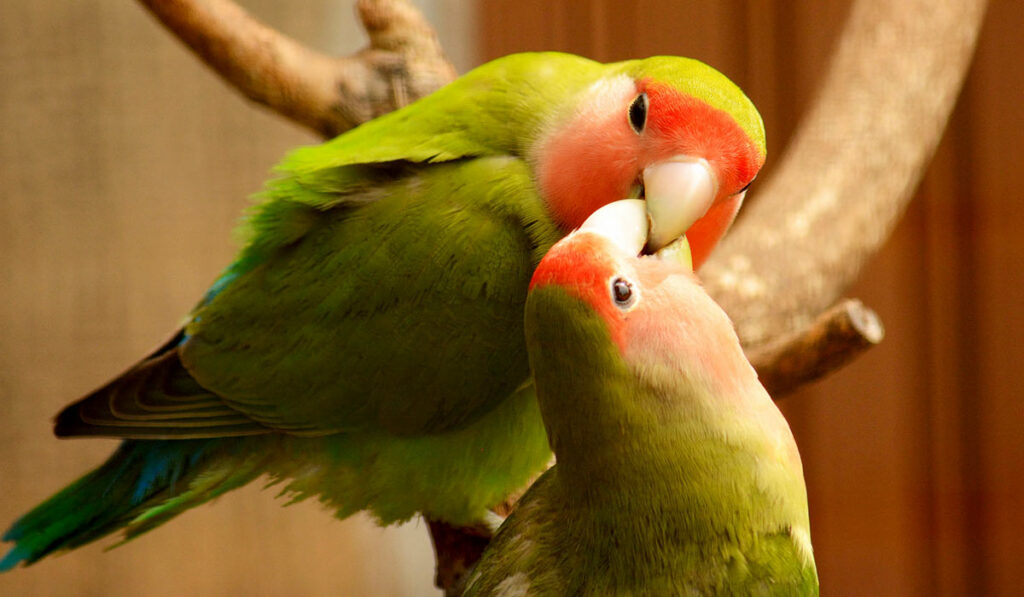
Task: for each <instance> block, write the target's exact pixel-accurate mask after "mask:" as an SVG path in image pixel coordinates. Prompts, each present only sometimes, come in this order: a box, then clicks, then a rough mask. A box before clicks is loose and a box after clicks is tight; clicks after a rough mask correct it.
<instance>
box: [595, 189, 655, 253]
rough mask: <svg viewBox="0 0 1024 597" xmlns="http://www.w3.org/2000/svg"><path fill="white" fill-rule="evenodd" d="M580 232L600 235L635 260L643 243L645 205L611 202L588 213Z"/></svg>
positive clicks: (632, 200)
mask: <svg viewBox="0 0 1024 597" xmlns="http://www.w3.org/2000/svg"><path fill="white" fill-rule="evenodd" d="M580 232H593V233H594V234H597V235H600V236H602V237H604V238H606V239H608V240H610V241H611V242H612V244H614V245H615V246H617V247H618V248H619V249H621V250H622V251H623V252H624V253H626V254H627V255H629V256H630V257H636V256H637V255H639V254H640V252H641V251H643V249H644V245H646V244H647V206H646V205H645V204H644V201H642V200H640V199H622V200H620V201H613V202H611V203H609V204H607V205H604V206H602V207H601V208H600V209H598V210H597V211H595V212H594V213H592V214H590V217H588V218H587V219H586V221H585V222H583V225H581V226H580Z"/></svg>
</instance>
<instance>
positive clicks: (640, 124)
mask: <svg viewBox="0 0 1024 597" xmlns="http://www.w3.org/2000/svg"><path fill="white" fill-rule="evenodd" d="M648 101H649V100H648V99H647V94H646V93H641V94H640V95H638V96H636V99H634V100H633V103H631V104H629V126H631V127H633V130H634V131H636V134H638V135H639V134H640V133H642V132H644V127H645V126H647V104H648Z"/></svg>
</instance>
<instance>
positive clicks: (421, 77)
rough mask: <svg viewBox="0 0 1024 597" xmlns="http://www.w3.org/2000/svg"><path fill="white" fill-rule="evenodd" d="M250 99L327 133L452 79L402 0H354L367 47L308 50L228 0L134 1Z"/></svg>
mask: <svg viewBox="0 0 1024 597" xmlns="http://www.w3.org/2000/svg"><path fill="white" fill-rule="evenodd" d="M139 1H140V2H141V3H142V4H143V5H145V6H146V7H147V8H148V9H149V10H150V11H151V12H152V13H153V14H154V15H156V17H157V18H158V19H160V21H161V22H162V23H163V24H164V25H165V26H166V27H167V28H168V29H169V30H170V31H171V32H172V33H174V35H176V36H177V37H178V38H179V39H181V41H182V42H183V43H185V45H187V46H188V47H189V48H191V49H192V51H193V52H195V53H196V55H198V56H199V57H200V58H201V59H202V60H203V61H204V62H206V64H208V65H209V66H210V67H211V68H213V70H215V71H216V72H217V73H218V74H219V75H220V76H221V77H223V78H224V79H225V80H226V81H227V82H228V83H230V84H231V85H232V86H233V87H235V88H236V89H238V91H239V92H241V93H242V94H243V95H245V96H246V97H248V98H249V99H251V100H253V101H255V102H257V103H260V104H263V105H265V106H267V107H268V108H270V109H271V110H274V111H276V112H279V113H280V114H282V115H283V116H285V117H287V118H289V119H291V120H293V121H295V122H297V123H299V124H301V125H303V126H305V127H308V128H310V129H313V130H314V131H316V132H317V133H319V134H321V135H323V136H324V137H333V136H335V135H337V134H339V133H341V132H343V131H346V130H348V129H350V128H352V127H354V126H356V125H358V124H360V123H363V122H365V121H367V120H370V119H371V118H375V117H377V116H380V115H381V114H385V113H387V112H390V111H392V110H395V109H396V108H399V107H401V106H403V105H405V104H407V103H409V102H411V101H413V100H415V99H417V98H419V97H421V96H423V95H427V94H429V93H431V92H433V91H435V90H436V89H438V88H439V87H441V86H442V85H444V84H445V83H448V82H449V81H451V80H452V79H454V78H455V69H454V68H453V67H452V65H451V64H450V63H449V62H448V61H447V59H446V58H445V57H444V53H443V51H442V50H441V46H440V44H439V43H438V41H437V36H436V35H435V34H434V31H433V29H432V28H431V27H430V25H429V24H428V23H427V21H426V20H425V19H424V18H423V15H421V14H420V12H419V11H418V10H416V8H414V7H413V6H412V5H411V4H409V3H408V2H407V1H406V0H360V2H359V5H358V7H359V15H360V17H361V18H362V20H363V24H364V26H365V27H366V30H367V33H368V34H369V36H370V46H369V47H368V48H365V49H363V50H360V51H359V52H357V53H356V54H355V55H353V56H350V57H338V58H335V57H331V56H326V55H324V54H321V53H319V52H315V51H313V50H310V49H309V48H307V47H305V46H303V45H301V44H299V43H298V42H296V41H295V40H293V39H290V38H289V37H287V36H285V35H283V34H281V33H280V32H278V31H275V30H273V29H270V28H269V27H267V26H265V25H263V24H262V23H260V22H259V21H257V20H255V19H254V18H252V17H251V16H250V15H249V14H248V13H246V12H245V11H244V10H242V9H241V8H239V7H238V6H237V5H235V4H234V3H232V2H230V1H229V0H139Z"/></svg>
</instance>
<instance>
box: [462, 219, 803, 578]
mask: <svg viewBox="0 0 1024 597" xmlns="http://www.w3.org/2000/svg"><path fill="white" fill-rule="evenodd" d="M571 240H573V239H566V241H563V243H567V242H570V241H571ZM560 246H561V245H559V247H560ZM559 247H556V249H555V250H557V249H558V248H559ZM574 249H575V252H576V253H579V252H580V251H583V250H585V249H586V248H585V247H574ZM569 250H572V249H567V251H569ZM577 259H578V257H577ZM595 259H604V256H599V257H595ZM628 261H630V260H623V262H620V263H617V264H615V267H614V268H613V269H612V270H609V273H603V272H605V270H600V272H602V273H598V274H593V275H596V276H597V277H598V278H599V279H597V281H596V282H593V280H590V281H583V282H579V287H575V288H574V287H572V286H570V285H568V284H565V285H563V284H561V283H551V284H541V285H540V286H539V287H536V288H534V289H533V290H532V291H531V294H530V297H529V299H528V302H527V307H526V309H527V311H526V327H527V329H526V333H527V340H528V345H529V347H530V361H531V364H532V366H533V371H534V376H535V382H536V387H537V392H538V399H539V402H540V404H541V412H542V413H543V416H544V421H545V424H546V425H547V428H548V433H549V436H550V438H551V441H552V446H553V448H554V450H555V454H556V457H557V459H558V463H557V464H556V465H555V466H554V467H553V468H551V469H550V470H548V471H547V472H545V473H544V475H543V476H542V477H541V478H540V479H539V480H538V481H537V482H536V483H535V484H534V485H533V486H532V487H531V488H530V489H529V491H527V493H526V494H525V496H524V497H523V498H522V500H521V501H520V502H519V506H518V508H517V509H516V511H515V512H514V513H513V514H512V515H511V516H510V517H509V519H508V520H506V522H505V523H504V524H503V525H502V527H501V529H499V531H498V533H497V535H496V536H495V538H494V540H493V541H492V542H491V544H490V545H489V546H488V548H487V550H486V551H485V552H484V554H483V557H482V558H481V560H480V562H479V564H478V566H477V569H476V570H475V572H474V573H473V575H472V576H471V577H470V579H469V581H468V582H469V587H468V589H467V592H466V595H467V597H481V596H486V595H517V596H520V597H526V596H556V595H595V596H598V595H600V596H610V595H710V594H717V595H816V594H817V590H818V582H817V574H816V572H815V568H814V561H813V557H812V555H811V547H810V538H809V535H808V534H807V529H808V518H807V500H806V493H805V490H804V485H803V478H802V472H801V470H800V464H799V458H796V459H795V462H794V461H793V460H791V458H792V457H793V456H794V455H795V444H793V443H792V437H791V436H790V435H789V430H788V427H785V422H784V420H782V418H781V415H778V412H777V410H774V411H771V410H769V409H775V407H774V405H772V404H771V400H770V398H769V397H768V396H767V394H766V393H765V392H764V390H763V389H762V388H761V387H760V385H758V384H757V381H756V377H755V376H754V373H753V370H752V369H750V367H749V365H748V364H746V362H745V361H743V360H742V359H743V357H742V352H741V351H740V349H739V342H738V340H737V339H736V336H735V334H734V333H732V331H731V328H730V327H729V326H728V321H727V319H726V318H725V315H724V313H721V311H720V309H719V308H718V307H717V305H714V303H713V302H712V301H711V300H710V298H708V297H707V296H706V295H703V291H702V290H700V289H699V288H698V287H697V284H696V283H695V281H694V280H693V279H692V278H690V277H689V274H685V273H682V272H677V273H674V274H673V273H671V271H670V270H668V269H666V268H665V266H664V265H663V264H660V263H659V264H655V267H656V268H657V269H655V270H654V271H653V273H652V274H651V275H650V276H647V275H645V271H644V267H646V266H640V265H638V266H636V268H635V269H634V268H633V267H632V266H630V265H629V264H628V263H626V262H628ZM631 261H633V262H637V261H644V260H636V259H633V260H631ZM546 263H547V262H546V261H545V263H544V264H541V268H544V267H545V265H546ZM623 263H626V264H625V265H623ZM539 271H540V270H538V272H539ZM575 271H580V272H581V273H580V274H579V278H580V279H584V278H587V279H588V280H589V277H590V276H592V273H591V272H592V271H594V270H591V269H590V268H589V267H588V263H586V262H585V261H584V260H577V261H576V262H575V263H573V265H572V267H571V268H565V271H564V272H563V274H562V276H563V281H564V279H567V278H573V277H574V275H575V274H574V273H573V272H575ZM611 272H614V273H611ZM666 273H668V276H667V277H666ZM617 276H621V277H623V278H625V279H627V280H631V281H632V284H633V291H634V293H635V295H636V296H637V297H638V298H637V299H636V300H637V303H636V304H635V305H634V306H633V307H632V308H631V311H630V312H629V313H627V314H625V315H623V318H622V320H615V323H614V324H609V317H613V316H609V315H607V313H609V312H611V313H615V312H616V311H617V307H614V306H612V301H613V299H612V296H611V293H610V292H609V291H608V288H609V280H610V279H612V278H615V277H617ZM584 286H592V287H596V288H597V290H596V291H595V292H594V293H590V294H588V290H587V289H584V290H583V291H580V288H581V287H584ZM680 289H681V290H683V291H685V292H686V293H687V295H682V293H681V292H680V293H677V292H676V291H677V290H680ZM600 293H603V296H599V294H600ZM695 293H700V294H702V295H703V296H696V294H695ZM580 295H584V296H586V298H583V299H581V298H580ZM595 296H597V299H594V297H595ZM675 299H679V300H675ZM594 300H602V301H604V302H605V303H607V307H609V309H606V310H604V311H603V314H602V313H599V310H600V307H599V306H595V304H594V303H593V302H592V301H594ZM673 301H675V302H676V303H677V306H678V307H679V308H678V309H677V310H674V309H669V308H664V307H665V306H666V305H670V304H671V303H672V302H673ZM710 310H716V311H717V313H716V312H711V316H710V317H709V319H710V320H711V321H714V322H715V324H714V325H713V326H712V325H706V322H705V321H703V320H702V319H701V317H703V316H699V317H698V316H695V315H694V313H695V312H698V311H710ZM648 322H655V323H656V327H646V324H647V323H648ZM610 325H616V326H621V327H622V328H624V329H625V330H626V336H618V341H615V340H613V338H612V335H611V333H610ZM722 330H728V335H726V336H725V337H723V336H722V334H720V332H721V331H722ZM720 341H726V342H728V343H730V345H731V346H729V350H726V351H715V350H711V349H708V348H706V347H705V346H703V345H704V343H714V342H720ZM617 342H618V343H624V345H622V344H617ZM648 351H649V352H648ZM723 355H724V356H725V357H727V358H731V359H733V360H735V361H736V363H735V365H736V368H735V371H732V367H726V368H725V369H726V370H729V371H730V376H731V375H735V376H736V377H737V378H738V379H741V380H742V383H740V384H739V386H738V387H740V388H741V389H740V390H738V391H740V392H742V393H743V394H745V395H743V396H731V395H729V394H730V393H731V392H732V390H726V391H725V394H724V395H723V394H722V393H721V390H722V388H724V387H728V386H730V384H731V383H732V382H728V383H726V384H719V383H718V381H717V380H715V375H716V374H715V373H712V372H709V371H708V369H707V368H708V366H709V365H708V363H709V362H711V361H702V360H701V359H703V358H707V359H711V360H717V359H721V358H723ZM790 449H792V452H790Z"/></svg>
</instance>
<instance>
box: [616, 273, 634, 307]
mask: <svg viewBox="0 0 1024 597" xmlns="http://www.w3.org/2000/svg"><path fill="white" fill-rule="evenodd" d="M612 298H613V299H615V304H616V305H618V306H619V307H620V308H623V309H625V308H626V307H629V306H630V305H632V304H633V303H634V302H635V301H636V294H635V293H634V292H633V284H632V283H630V281H629V280H627V279H625V278H615V279H614V280H613V281H612Z"/></svg>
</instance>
